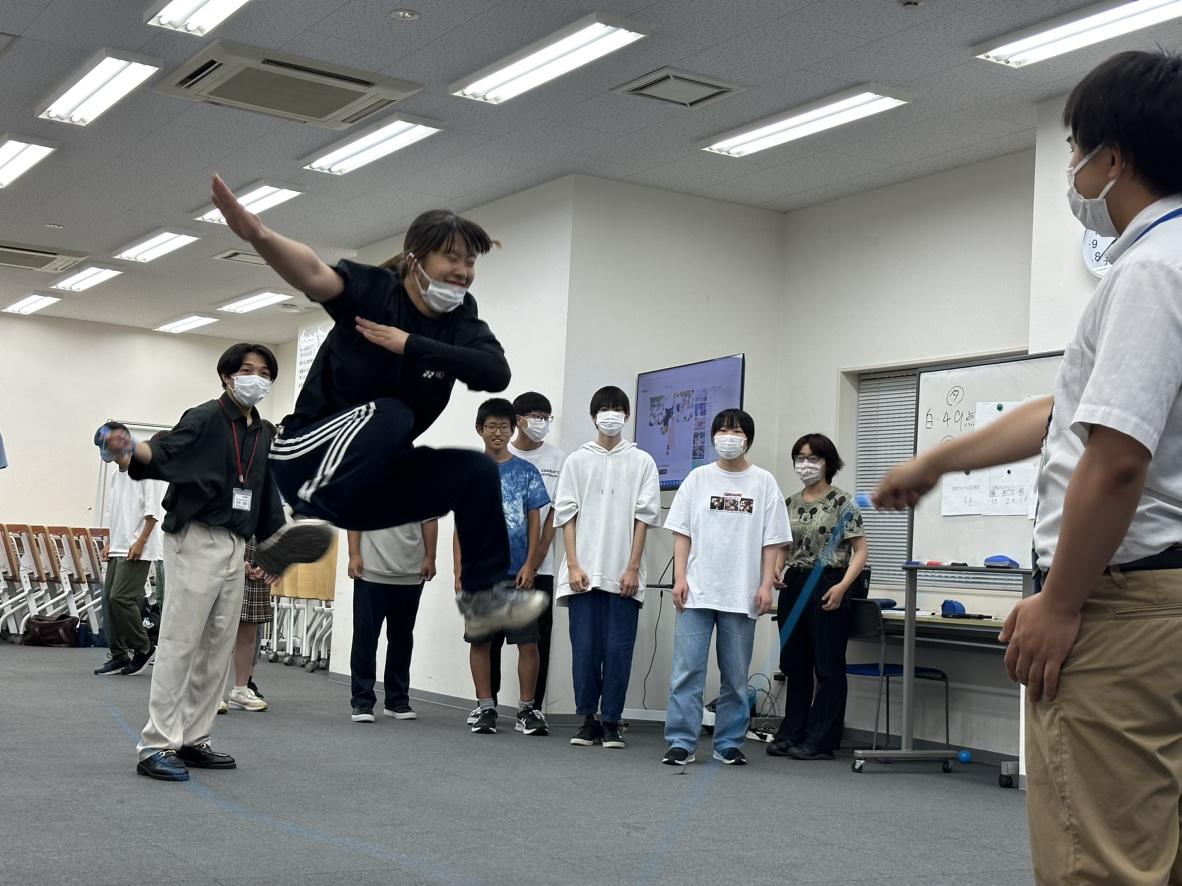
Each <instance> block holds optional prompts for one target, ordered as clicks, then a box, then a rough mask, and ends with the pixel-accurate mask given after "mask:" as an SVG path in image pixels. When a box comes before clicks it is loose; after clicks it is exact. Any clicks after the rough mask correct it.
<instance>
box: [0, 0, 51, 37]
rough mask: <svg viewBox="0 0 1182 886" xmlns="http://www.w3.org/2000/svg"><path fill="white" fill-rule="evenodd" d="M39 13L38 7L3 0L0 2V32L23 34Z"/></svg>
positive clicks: (11, 0)
mask: <svg viewBox="0 0 1182 886" xmlns="http://www.w3.org/2000/svg"><path fill="white" fill-rule="evenodd" d="M40 14H41V9H40V7H37V6H32V5H30V4H28V3H16V2H13V0H3V2H0V33H4V34H23V33H24V31H25V29H26V28H28V27H29V25H31V24H32V23H33V20H34V19H36V18H37V16H39V15H40Z"/></svg>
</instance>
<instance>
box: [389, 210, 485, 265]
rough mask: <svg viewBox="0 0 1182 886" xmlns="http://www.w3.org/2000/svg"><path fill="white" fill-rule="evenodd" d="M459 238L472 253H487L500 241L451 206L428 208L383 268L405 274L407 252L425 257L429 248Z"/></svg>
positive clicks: (440, 247)
mask: <svg viewBox="0 0 1182 886" xmlns="http://www.w3.org/2000/svg"><path fill="white" fill-rule="evenodd" d="M456 241H459V242H460V243H463V244H464V246H466V247H467V249H468V252H470V253H472V254H473V255H485V254H486V253H488V252H489V251H490V250H491V249H492V248H493V246H500V245H501V244H500V243H499V242H498V241H496V240H493V239H492V238H491V237H490V236H489V235H488V231H486V230H485V229H484V228H482V227H481V226H480V225H478V224H476V222H474V221H472V219H470V218H464V217H463V216H462V215H460V214H458V213H456V212H453V211H452V210H450V209H428V210H427V211H426V212H424V213H421V214H420V215H419V216H418V218H416V219H415V220H414V221H412V222H411V223H410V227H409V228H407V229H406V236H405V237H404V238H403V240H402V252H400V253H398V255H396V256H394V257H393V258H391V259H387V260H386V261H384V262H382V267H383V268H390V269H391V270H393V271H396V272H397V273H398V275H399V276H400V277H401V276H404V275H405V272H406V267H405V262H406V256H407V254H408V253H413V254H414V256H415V258H417V259H418V260H419V261H423V260H424V259H425V258H426V257H427V253H429V252H439V251H441V250H443V249H446V248H447V247H448V246H449V245H453V244H455V243H456Z"/></svg>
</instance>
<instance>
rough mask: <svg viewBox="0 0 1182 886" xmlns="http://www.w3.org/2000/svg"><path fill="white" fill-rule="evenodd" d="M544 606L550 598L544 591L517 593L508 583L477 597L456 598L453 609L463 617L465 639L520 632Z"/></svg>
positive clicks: (463, 593)
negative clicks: (507, 630) (505, 631)
mask: <svg viewBox="0 0 1182 886" xmlns="http://www.w3.org/2000/svg"><path fill="white" fill-rule="evenodd" d="M548 605H550V595H549V594H547V593H546V592H545V591H536V590H534V591H527V590H519V589H517V588H514V587H513V586H512V585H511V584H509V583H508V582H502V583H501V584H498V585H496V586H495V587H493V588H491V589H490V590H487V591H480V592H479V593H476V592H473V591H461V592H460V593H458V594H456V606H457V607H458V608H459V610H460V614H461V615H463V616H464V630H465V631H466V632H467V634H468V636H469V637H485V636H488V635H489V634H492V633H495V632H496V631H503V630H506V629H511V628H523V627H525V626H526V625H528V624H530V623H531V622H533V621H535V620H536V619H537V618H538V616H539V615H541V614H542V612H544V611H545V609H546V607H547V606H548Z"/></svg>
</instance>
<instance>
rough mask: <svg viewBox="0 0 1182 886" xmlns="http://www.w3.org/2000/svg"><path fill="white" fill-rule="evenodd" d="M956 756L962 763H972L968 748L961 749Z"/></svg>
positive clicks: (971, 754)
mask: <svg viewBox="0 0 1182 886" xmlns="http://www.w3.org/2000/svg"><path fill="white" fill-rule="evenodd" d="M956 756H957V759H959V760H960V762H962V763H972V762H973V752H972V751H970V750H968V749H967V748H966V749H964V750H962V751H961V752H960V753H959V754H957V755H956Z"/></svg>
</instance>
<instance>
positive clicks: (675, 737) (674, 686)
mask: <svg viewBox="0 0 1182 886" xmlns="http://www.w3.org/2000/svg"><path fill="white" fill-rule="evenodd" d="M755 624H756V622H755V619H753V618H748V617H747V616H746V615H744V614H743V613H739V612H719V611H717V610H715V609H687V610H685V611H684V612H679V613H677V622H676V627H675V628H674V633H673V671H672V673H671V674H670V676H669V709H668V711H667V712H666V714H665V742H666V743H667V744H668V745H669V747H671V748H684V749H685V750H687V751H693V750H694V749H695V748H696V747H697V745H698V734H699V733H700V732H701V731H702V689H703V687H704V686H705V685H706V663H707V662H708V661H709V659H710V635H711V634H712V633H714V627H715V625H717V626H718V641H717V644H716V651H717V653H718V670H719V672H720V676H721V677H722V681H721V686H720V687H719V695H718V707H717V710H716V711H715V716H714V749H715V750H717V751H725V750H727V749H729V748H737V747H740V746H742V744H743V739H744V738H746V736H747V724H748V722H749V720H750V719H751V706H750V702H749V701H748V700H747V669H748V668H749V667H750V666H751V650H752V648H753V647H754V645H755Z"/></svg>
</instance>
